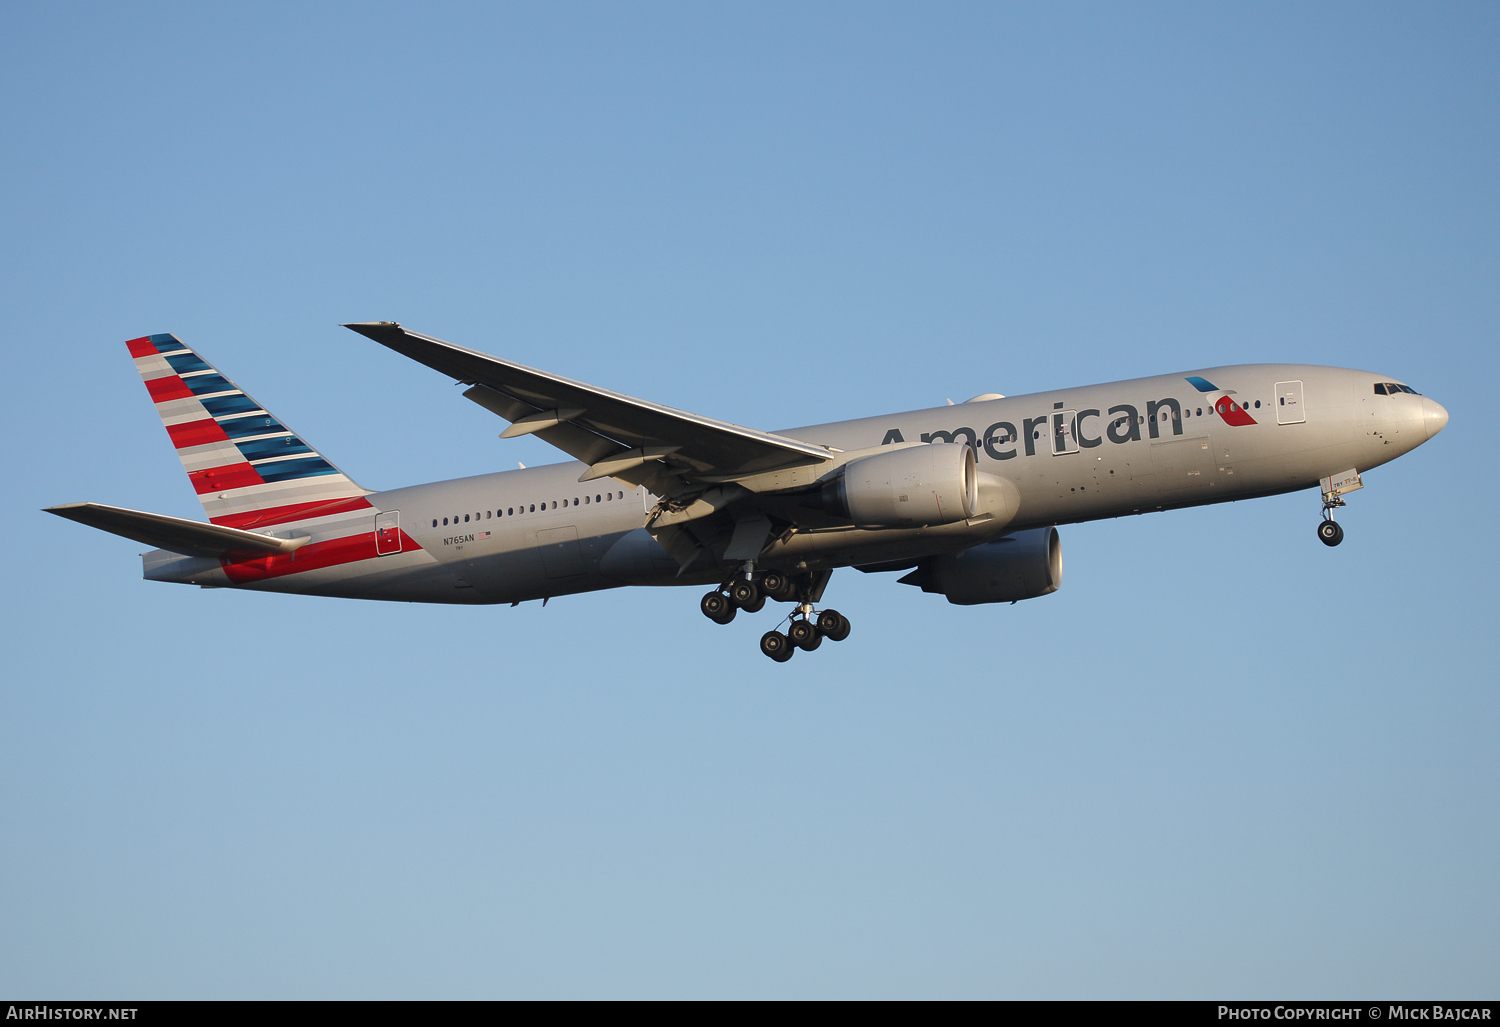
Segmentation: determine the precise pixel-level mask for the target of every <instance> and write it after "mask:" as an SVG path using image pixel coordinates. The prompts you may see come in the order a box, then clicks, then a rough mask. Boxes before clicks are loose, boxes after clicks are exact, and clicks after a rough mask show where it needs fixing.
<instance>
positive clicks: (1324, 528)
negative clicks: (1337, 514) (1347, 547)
mask: <svg viewBox="0 0 1500 1027" xmlns="http://www.w3.org/2000/svg"><path fill="white" fill-rule="evenodd" d="M1343 505H1344V497H1343V496H1340V495H1336V494H1331V493H1328V492H1324V493H1323V521H1322V523H1321V524H1319V525H1318V541H1319V542H1321V543H1323V544H1324V545H1325V546H1336V545H1338V544H1339V543H1340V542H1342V541H1344V529H1343V528H1341V527H1340V526H1339V523H1338V522H1337V521H1335V520H1334V519H1333V511H1335V510H1337V509H1338V508H1339V507H1341V506H1343Z"/></svg>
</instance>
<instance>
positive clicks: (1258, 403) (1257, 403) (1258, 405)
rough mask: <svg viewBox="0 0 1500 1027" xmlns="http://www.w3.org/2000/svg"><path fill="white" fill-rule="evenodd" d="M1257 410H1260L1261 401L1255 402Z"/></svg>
mask: <svg viewBox="0 0 1500 1027" xmlns="http://www.w3.org/2000/svg"><path fill="white" fill-rule="evenodd" d="M1255 409H1257V410H1259V409H1260V400H1256V401H1255Z"/></svg>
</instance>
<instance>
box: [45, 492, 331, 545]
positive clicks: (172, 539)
mask: <svg viewBox="0 0 1500 1027" xmlns="http://www.w3.org/2000/svg"><path fill="white" fill-rule="evenodd" d="M46 512H47V513H50V514H57V516H59V517H66V518H67V519H68V520H70V521H77V522H78V523H79V524H87V525H88V526H89V527H91V528H98V529H99V530H101V531H107V532H110V533H111V534H115V535H122V536H124V537H125V538H128V539H132V540H134V541H136V542H141V543H144V544H145V545H148V546H155V547H156V548H158V549H167V550H170V551H171V552H174V553H181V554H183V555H184V556H220V555H222V554H224V553H246V552H250V553H290V552H291V551H292V550H294V549H296V548H298V547H299V546H301V545H303V544H304V543H306V542H307V541H309V540H310V539H311V538H312V536H311V535H303V536H301V537H300V538H289V539H283V538H271V537H270V536H269V535H261V534H258V533H256V532H253V531H242V530H241V529H239V528H226V527H224V526H223V525H219V524H204V523H203V522H202V521H190V520H188V519H187V518H186V517H168V516H167V515H166V514H154V513H145V512H143V511H141V510H126V509H125V508H124V507H119V506H105V505H103V504H102V503H64V504H63V505H62V506H49V507H47V508H46Z"/></svg>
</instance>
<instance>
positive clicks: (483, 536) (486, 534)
mask: <svg viewBox="0 0 1500 1027" xmlns="http://www.w3.org/2000/svg"><path fill="white" fill-rule="evenodd" d="M489 537H490V533H489V532H487V531H481V532H480V533H479V534H477V535H475V536H474V539H475V541H479V540H481V539H487V538H489Z"/></svg>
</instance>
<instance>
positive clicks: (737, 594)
mask: <svg viewBox="0 0 1500 1027" xmlns="http://www.w3.org/2000/svg"><path fill="white" fill-rule="evenodd" d="M762 598H763V597H762V596H761V594H760V589H758V588H756V587H755V582H753V581H736V582H735V583H734V584H733V585H730V586H729V601H730V602H732V603H734V605H735V606H738V607H739V608H740V609H742V610H750V607H752V606H755V604H756V603H757V602H759V601H761V600H762ZM758 609H760V607H759V606H755V610H758ZM755 610H750V612H751V613H754V612H755Z"/></svg>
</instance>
